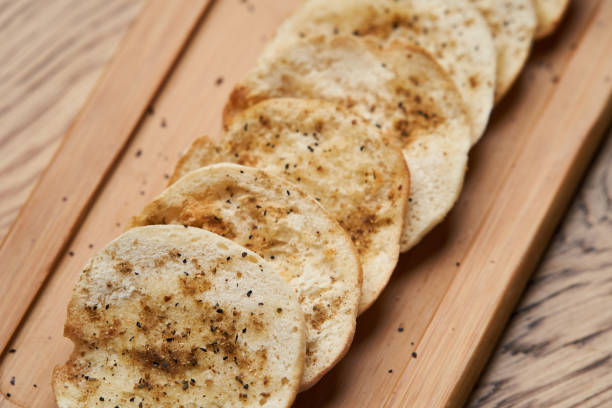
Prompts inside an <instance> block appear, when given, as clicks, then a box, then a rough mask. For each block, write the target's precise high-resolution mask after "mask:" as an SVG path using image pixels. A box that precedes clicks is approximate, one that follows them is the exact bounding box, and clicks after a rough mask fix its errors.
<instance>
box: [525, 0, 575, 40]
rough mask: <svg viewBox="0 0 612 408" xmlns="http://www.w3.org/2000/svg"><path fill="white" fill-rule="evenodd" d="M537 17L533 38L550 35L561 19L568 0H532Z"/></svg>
mask: <svg viewBox="0 0 612 408" xmlns="http://www.w3.org/2000/svg"><path fill="white" fill-rule="evenodd" d="M532 1H533V5H534V7H535V10H536V15H537V17H538V26H537V28H536V33H535V38H536V39H540V38H544V37H546V36H548V35H550V34H552V33H553V32H554V31H555V30H556V29H557V27H558V26H559V24H560V23H561V20H562V19H563V16H564V15H565V11H566V10H567V7H568V5H569V0H532Z"/></svg>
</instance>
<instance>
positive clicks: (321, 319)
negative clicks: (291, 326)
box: [305, 303, 329, 330]
mask: <svg viewBox="0 0 612 408" xmlns="http://www.w3.org/2000/svg"><path fill="white" fill-rule="evenodd" d="M305 317H306V320H307V321H308V323H309V324H310V326H312V327H313V328H314V329H315V330H319V329H320V328H321V325H323V323H325V322H326V321H327V319H329V312H328V311H327V309H326V308H325V306H324V305H322V304H320V303H319V304H317V305H314V306H313V307H312V313H308V314H306V315H305Z"/></svg>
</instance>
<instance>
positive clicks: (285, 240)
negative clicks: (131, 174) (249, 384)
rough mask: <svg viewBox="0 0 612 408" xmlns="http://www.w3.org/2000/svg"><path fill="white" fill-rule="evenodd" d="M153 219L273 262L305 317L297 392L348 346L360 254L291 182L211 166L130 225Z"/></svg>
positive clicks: (358, 285) (179, 184) (230, 167)
mask: <svg viewBox="0 0 612 408" xmlns="http://www.w3.org/2000/svg"><path fill="white" fill-rule="evenodd" d="M287 191H290V195H287ZM152 224H179V225H189V226H192V227H198V228H204V229H207V230H209V231H212V232H215V233H217V234H219V235H222V236H224V237H226V238H229V239H231V240H233V241H234V242H236V243H238V244H240V245H242V246H244V247H246V248H249V249H250V250H252V251H255V252H256V253H257V254H258V255H260V256H261V257H262V258H264V259H266V260H268V261H269V262H271V263H272V264H273V265H274V267H275V269H276V271H278V272H279V273H280V275H281V276H282V277H283V278H284V279H285V280H286V281H287V283H288V284H289V286H290V287H292V288H293V289H294V290H295V292H296V294H297V296H298V300H299V302H300V305H301V306H302V310H303V312H304V316H305V318H306V344H307V346H306V363H305V367H304V373H303V375H302V384H301V389H302V390H304V389H307V388H309V387H311V386H312V385H314V384H315V383H316V382H317V381H318V380H319V379H320V378H321V377H322V376H323V375H324V374H325V373H326V372H327V371H329V370H330V369H331V367H333V366H334V365H335V364H336V362H338V360H340V359H341V358H342V356H344V354H345V353H346V351H348V348H349V346H350V344H351V341H352V339H353V334H354V333H355V319H356V318H357V310H358V306H359V298H360V297H361V279H362V274H361V265H360V263H359V257H358V255H357V251H356V250H355V248H354V246H353V244H352V242H351V239H350V237H349V236H348V235H347V234H346V232H345V231H344V230H343V229H342V227H341V226H340V225H339V224H338V223H337V222H336V221H335V220H334V219H333V218H331V217H330V216H329V215H328V214H327V212H326V211H325V210H324V209H323V207H321V205H319V204H318V203H317V201H315V200H314V199H313V198H312V197H310V196H308V195H306V194H305V193H303V192H301V191H300V190H299V189H298V188H297V187H296V186H295V185H294V184H292V183H289V182H288V181H286V180H284V179H281V178H279V177H274V176H271V175H269V174H268V173H267V172H265V171H263V170H259V169H255V168H252V167H245V166H239V165H236V164H228V163H221V164H213V165H210V166H206V167H203V168H200V169H198V170H194V171H192V172H191V173H188V174H187V175H185V176H184V177H182V178H181V179H179V180H178V181H177V182H176V183H174V184H172V185H171V186H170V187H168V189H167V190H165V191H164V192H163V193H162V194H160V195H159V196H157V197H156V198H155V199H154V200H153V201H152V202H151V203H150V204H148V205H147V206H146V207H145V208H144V209H143V211H142V213H141V214H140V215H138V216H136V217H134V219H133V220H132V227H135V226H142V225H152Z"/></svg>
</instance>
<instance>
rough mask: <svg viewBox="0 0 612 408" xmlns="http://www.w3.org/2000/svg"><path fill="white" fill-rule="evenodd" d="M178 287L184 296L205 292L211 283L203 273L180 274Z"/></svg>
mask: <svg viewBox="0 0 612 408" xmlns="http://www.w3.org/2000/svg"><path fill="white" fill-rule="evenodd" d="M179 281H180V288H181V291H182V292H183V293H184V294H185V295H186V296H193V295H199V294H201V293H204V292H207V291H209V290H210V288H211V287H212V284H211V283H210V281H209V280H208V279H206V277H205V276H204V274H203V273H197V274H192V275H189V276H180V277H179Z"/></svg>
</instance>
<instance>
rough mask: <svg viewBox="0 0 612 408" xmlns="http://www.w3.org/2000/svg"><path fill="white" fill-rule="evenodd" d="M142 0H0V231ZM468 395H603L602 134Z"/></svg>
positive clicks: (606, 281) (609, 257) (609, 377)
mask: <svg viewBox="0 0 612 408" xmlns="http://www.w3.org/2000/svg"><path fill="white" fill-rule="evenodd" d="M144 1H145V0H86V1H83V0H0V61H2V63H1V64H0V238H2V237H3V236H4V235H5V234H6V231H7V230H8V228H9V227H10V225H11V223H12V222H13V220H14V219H15V217H16V216H17V214H18V212H19V209H20V207H21V205H22V204H23V203H24V201H25V200H26V198H27V196H28V194H29V192H30V191H31V189H32V188H33V186H34V185H35V184H36V180H37V177H38V175H39V173H40V172H41V170H42V169H43V168H44V167H45V166H46V164H47V163H48V162H49V160H50V159H51V157H52V155H53V152H54V151H55V150H56V148H57V146H58V144H59V143H60V141H61V137H62V135H63V134H64V132H65V131H66V129H67V127H68V126H69V125H70V123H71V121H72V120H73V119H74V117H75V115H76V114H77V113H78V111H79V110H80V108H81V106H82V105H83V103H84V102H85V100H86V99H87V96H88V94H89V92H90V91H91V89H92V88H93V86H94V85H95V83H96V80H97V78H98V77H99V75H100V73H101V72H102V70H103V69H104V66H105V64H106V63H107V61H108V60H109V59H110V58H111V56H112V54H113V51H114V50H115V49H116V47H117V45H118V44H119V42H120V40H121V38H122V36H123V34H124V33H125V30H126V29H127V28H128V27H129V25H130V22H131V21H133V19H134V18H135V17H136V16H137V14H138V11H139V10H140V9H141V7H142V4H143V2H144ZM183 1H189V0H183ZM224 1H242V0H224ZM223 86H230V84H224V85H223ZM611 134H612V132H608V136H610V135H611ZM3 385H4V384H3ZM9 387H10V385H9ZM3 388H4V389H7V387H3ZM8 389H10V388H8ZM468 406H470V407H550V406H555V407H557V406H558V407H568V408H569V407H612V138H610V137H605V138H604V142H603V144H602V146H601V148H600V151H599V153H598V154H597V156H596V157H595V158H594V161H593V164H592V165H591V167H590V169H589V170H588V173H587V175H586V176H585V178H584V180H583V182H582V185H581V186H580V188H579V190H578V193H577V195H576V197H575V199H574V200H573V203H572V204H571V206H570V208H569V209H568V212H567V214H566V216H565V218H564V220H563V221H562V223H561V225H560V226H559V229H558V232H557V233H556V234H555V236H554V238H553V240H552V242H551V244H550V247H549V248H548V250H547V251H546V253H545V255H544V257H543V259H542V262H541V264H540V265H539V267H538V268H537V270H536V271H535V272H534V275H533V278H532V280H531V282H530V284H529V286H528V288H527V290H526V292H525V294H524V295H523V298H522V300H521V302H520V304H519V305H518V306H517V309H516V311H515V313H514V314H513V316H512V319H511V321H510V322H509V324H508V327H507V329H506V331H505V333H504V334H503V337H502V339H501V341H500V343H499V345H498V346H497V349H496V352H495V353H494V355H493V357H492V358H491V361H490V363H489V365H488V367H487V368H486V370H485V372H484V373H483V375H482V377H481V379H480V381H479V384H478V385H477V387H476V389H475V390H474V392H473V395H472V398H471V401H470V402H469V404H468Z"/></svg>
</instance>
